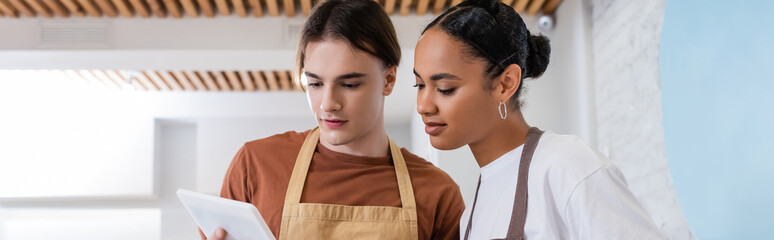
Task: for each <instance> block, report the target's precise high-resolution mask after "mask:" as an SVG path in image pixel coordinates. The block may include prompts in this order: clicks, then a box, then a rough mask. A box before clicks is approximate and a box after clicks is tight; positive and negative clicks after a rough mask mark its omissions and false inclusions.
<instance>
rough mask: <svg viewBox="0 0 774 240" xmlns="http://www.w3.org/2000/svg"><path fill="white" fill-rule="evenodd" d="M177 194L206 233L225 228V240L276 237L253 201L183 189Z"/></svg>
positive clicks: (270, 239)
mask: <svg viewBox="0 0 774 240" xmlns="http://www.w3.org/2000/svg"><path fill="white" fill-rule="evenodd" d="M177 197H178V198H180V201H181V202H182V203H183V205H184V206H185V208H186V209H188V213H190V214H191V216H192V217H193V219H194V221H195V222H196V224H197V225H199V228H201V229H202V232H204V234H205V235H207V236H210V235H212V234H213V233H215V230H216V229H218V228H219V227H220V228H223V229H224V230H226V240H275V239H274V235H273V234H272V233H271V230H269V226H268V225H266V222H265V221H263V217H262V216H261V213H260V212H258V209H256V208H255V206H253V205H252V204H249V203H246V202H240V201H235V200H231V199H226V198H221V197H215V196H211V195H207V194H203V193H198V192H194V191H189V190H185V189H178V190H177Z"/></svg>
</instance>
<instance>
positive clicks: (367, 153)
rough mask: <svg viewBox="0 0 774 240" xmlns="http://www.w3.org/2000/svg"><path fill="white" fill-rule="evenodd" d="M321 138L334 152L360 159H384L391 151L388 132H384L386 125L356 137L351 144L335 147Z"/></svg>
mask: <svg viewBox="0 0 774 240" xmlns="http://www.w3.org/2000/svg"><path fill="white" fill-rule="evenodd" d="M322 138H323V136H321V138H320V143H321V144H322V145H323V146H325V148H328V149H330V150H332V151H335V152H339V153H344V154H349V155H353V156H360V157H384V156H388V154H389V151H390V144H389V143H390V142H389V137H388V136H387V132H386V131H385V130H384V125H380V126H378V127H375V128H373V129H371V131H369V132H367V133H365V134H363V135H360V136H355V138H354V139H351V140H350V142H348V143H345V144H341V145H333V144H330V143H329V142H328V141H325V140H324V139H322Z"/></svg>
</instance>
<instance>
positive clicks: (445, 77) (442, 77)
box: [430, 73, 462, 81]
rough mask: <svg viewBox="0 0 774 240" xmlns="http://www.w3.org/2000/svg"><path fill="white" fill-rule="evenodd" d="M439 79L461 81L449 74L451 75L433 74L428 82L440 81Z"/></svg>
mask: <svg viewBox="0 0 774 240" xmlns="http://www.w3.org/2000/svg"><path fill="white" fill-rule="evenodd" d="M441 79H446V80H462V79H461V78H460V77H457V76H456V75H454V74H451V73H436V74H433V75H432V76H430V80H431V81H438V80H441Z"/></svg>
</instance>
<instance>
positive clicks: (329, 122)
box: [323, 119, 349, 128]
mask: <svg viewBox="0 0 774 240" xmlns="http://www.w3.org/2000/svg"><path fill="white" fill-rule="evenodd" d="M323 121H324V122H325V126H327V127H328V128H339V127H341V126H343V125H344V124H346V123H347V122H349V121H347V120H338V119H324V120H323Z"/></svg>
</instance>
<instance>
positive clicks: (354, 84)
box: [341, 83, 360, 88]
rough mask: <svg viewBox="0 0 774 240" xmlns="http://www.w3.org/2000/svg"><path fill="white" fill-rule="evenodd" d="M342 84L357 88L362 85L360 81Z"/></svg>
mask: <svg viewBox="0 0 774 240" xmlns="http://www.w3.org/2000/svg"><path fill="white" fill-rule="evenodd" d="M341 86H343V87H345V88H356V87H358V86H360V83H344V84H342V85H341Z"/></svg>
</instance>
